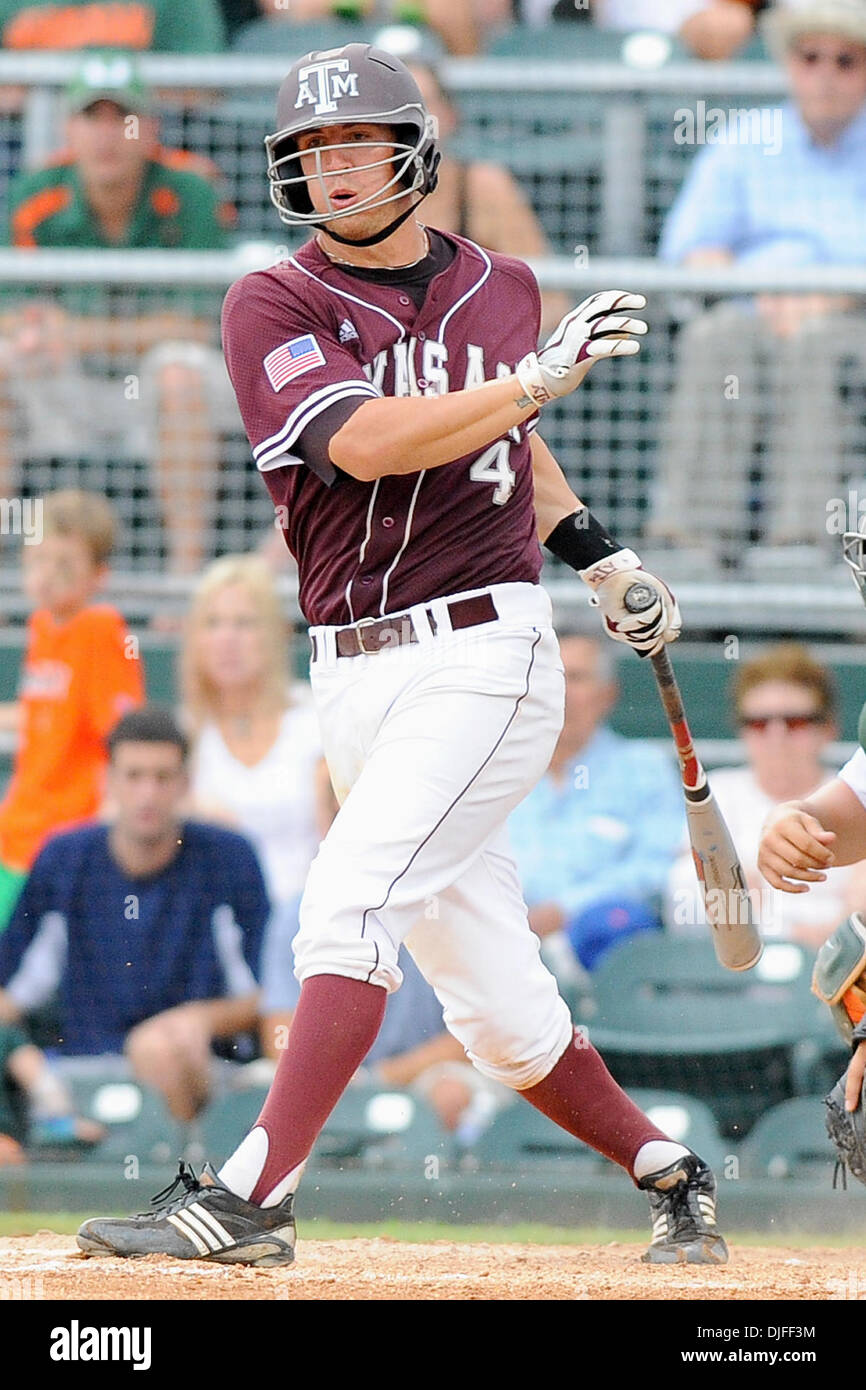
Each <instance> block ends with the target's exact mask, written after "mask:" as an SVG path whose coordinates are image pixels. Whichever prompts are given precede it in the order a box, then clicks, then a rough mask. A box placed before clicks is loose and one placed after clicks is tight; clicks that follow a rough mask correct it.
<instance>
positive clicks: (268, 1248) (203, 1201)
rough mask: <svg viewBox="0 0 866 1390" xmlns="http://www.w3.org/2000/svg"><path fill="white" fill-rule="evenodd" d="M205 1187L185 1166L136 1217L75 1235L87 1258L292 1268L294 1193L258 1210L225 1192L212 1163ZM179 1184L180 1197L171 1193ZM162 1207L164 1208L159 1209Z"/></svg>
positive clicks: (89, 1225) (110, 1220)
mask: <svg viewBox="0 0 866 1390" xmlns="http://www.w3.org/2000/svg"><path fill="white" fill-rule="evenodd" d="M202 1177H203V1178H205V1179H206V1180H205V1181H204V1182H201V1181H200V1180H199V1179H198V1178H197V1177H196V1175H195V1173H194V1172H193V1170H192V1168H188V1167H187V1166H186V1164H185V1163H183V1162H181V1163H180V1166H179V1168H178V1172H177V1177H176V1178H175V1180H174V1182H173V1183H171V1185H170V1186H169V1187H167V1188H166V1189H165V1190H164V1191H163V1192H159V1193H157V1195H156V1196H155V1197H154V1198H153V1199H152V1200H153V1202H154V1207H155V1209H154V1210H153V1211H149V1212H142V1213H141V1214H140V1215H138V1216H118V1217H105V1218H102V1217H96V1218H95V1219H94V1220H92V1221H85V1222H84V1225H83V1226H82V1227H81V1228H80V1230H79V1232H78V1236H77V1240H78V1247H79V1249H80V1250H83V1251H84V1253H85V1255H123V1256H126V1257H134V1256H136V1255H173V1256H174V1257H175V1258H176V1259H179V1260H214V1261H216V1262H217V1263H218V1264H229V1265H233V1264H245V1265H259V1266H267V1265H290V1264H291V1263H292V1261H293V1260H294V1258H295V1219H294V1216H293V1215H292V1202H293V1200H294V1194H292V1193H290V1194H289V1196H288V1197H285V1198H284V1199H283V1201H282V1202H280V1204H279V1205H278V1206H276V1207H257V1206H255V1205H254V1204H253V1203H252V1202H246V1201H244V1199H243V1197H236V1196H235V1194H234V1193H233V1192H230V1191H229V1189H228V1188H227V1187H224V1186H223V1184H222V1183H221V1182H220V1180H219V1178H218V1177H217V1175H216V1173H215V1172H214V1170H213V1168H212V1167H211V1165H210V1164H209V1163H206V1164H205V1165H204V1168H203V1169H202ZM180 1184H182V1185H183V1188H184V1193H183V1196H182V1197H175V1198H174V1199H172V1196H171V1194H172V1193H173V1192H174V1190H175V1188H176V1187H178V1186H179V1185H180ZM159 1203H162V1205H158V1204H159Z"/></svg>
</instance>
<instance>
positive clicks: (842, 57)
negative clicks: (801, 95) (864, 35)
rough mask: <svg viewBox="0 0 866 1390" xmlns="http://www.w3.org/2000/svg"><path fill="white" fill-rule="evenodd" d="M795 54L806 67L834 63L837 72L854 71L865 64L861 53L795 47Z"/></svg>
mask: <svg viewBox="0 0 866 1390" xmlns="http://www.w3.org/2000/svg"><path fill="white" fill-rule="evenodd" d="M793 56H794V58H796V60H797V62H798V63H802V64H803V66H804V67H806V68H816V67H818V66H819V65H820V64H824V63H832V65H833V67H834V68H836V70H837V72H854V71H855V69H857V68H862V66H863V57H862V55H861V54H859V53H819V52H818V51H817V50H816V49H813V48H795V49H794V51H793Z"/></svg>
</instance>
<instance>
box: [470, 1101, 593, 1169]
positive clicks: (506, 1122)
mask: <svg viewBox="0 0 866 1390" xmlns="http://www.w3.org/2000/svg"><path fill="white" fill-rule="evenodd" d="M472 1157H473V1160H474V1161H475V1162H477V1164H478V1165H479V1166H480V1167H482V1168H483V1167H508V1168H518V1167H520V1166H521V1165H525V1164H537V1163H545V1162H546V1163H556V1164H560V1163H562V1161H563V1160H565V1161H568V1162H576V1163H581V1164H587V1163H598V1162H599V1155H598V1154H597V1153H596V1152H595V1150H594V1149H590V1148H588V1147H587V1145H586V1144H582V1143H581V1141H580V1140H579V1139H575V1138H574V1136H573V1135H571V1134H567V1133H566V1131H565V1130H564V1129H560V1127H559V1125H556V1124H554V1123H553V1120H550V1119H548V1118H547V1116H546V1115H543V1114H542V1113H541V1111H540V1110H536V1109H535V1106H533V1105H530V1104H529V1103H528V1101H522V1100H516V1101H515V1102H514V1103H513V1104H512V1105H508V1106H506V1108H505V1109H504V1110H500V1111H499V1113H498V1114H497V1115H496V1116H494V1118H493V1120H492V1122H491V1124H490V1125H489V1127H488V1128H487V1129H486V1130H485V1131H484V1133H483V1134H482V1135H481V1136H480V1137H479V1139H478V1140H477V1141H476V1142H475V1144H473V1145H472Z"/></svg>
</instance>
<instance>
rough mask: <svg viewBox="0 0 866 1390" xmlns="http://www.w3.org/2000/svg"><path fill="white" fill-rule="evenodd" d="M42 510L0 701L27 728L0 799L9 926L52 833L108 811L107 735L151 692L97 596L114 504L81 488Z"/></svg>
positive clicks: (0, 923)
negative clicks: (29, 605) (20, 631)
mask: <svg viewBox="0 0 866 1390" xmlns="http://www.w3.org/2000/svg"><path fill="white" fill-rule="evenodd" d="M41 508H42V510H41V517H42V539H41V541H40V543H39V544H36V545H25V546H24V585H25V588H26V590H27V593H28V596H29V598H30V599H31V601H32V602H33V604H34V612H33V613H32V615H31V617H30V622H29V624H28V636H27V648H26V650H25V653H24V660H23V665H22V672H21V682H20V695H19V698H18V700H17V701H16V702H15V703H14V704H11V705H3V706H0V727H3V728H5V729H12V730H16V731H18V734H19V739H18V749H17V753H16V756H15V764H14V769H13V774H12V781H11V783H10V785H9V788H8V790H7V792H6V796H5V797H4V799H3V801H2V803H0V931H2V930H3V928H4V927H5V926H6V924H7V922H8V920H9V916H10V914H11V912H12V909H13V908H14V906H15V902H16V900H17V897H18V894H19V893H20V891H21V888H22V885H23V883H24V880H25V878H26V876H27V871H28V870H29V868H30V865H31V864H32V863H33V860H34V858H35V857H36V854H37V852H38V851H39V850H40V849H41V847H42V844H43V842H44V841H45V839H46V837H47V836H48V835H50V834H51V833H52V832H53V831H55V830H58V829H60V828H61V827H64V826H68V825H70V824H72V823H73V822H74V821H78V820H83V819H85V818H86V817H88V816H93V815H95V814H96V812H97V811H98V810H99V807H100V805H101V803H102V798H103V792H104V776H105V767H106V761H107V760H106V752H105V746H104V739H105V737H106V735H107V734H108V733H109V732H110V731H111V729H112V728H113V726H114V725H115V724H116V722H117V720H118V719H119V718H120V717H121V715H122V714H125V713H126V712H127V711H128V710H129V709H131V708H132V707H133V706H134V705H137V704H139V703H140V702H141V700H142V698H143V695H144V683H143V677H142V670H141V663H140V661H139V658H138V648H137V643H136V641H135V639H134V638H132V637H131V636H130V634H129V633H128V632H127V629H126V625H125V623H124V621H123V618H122V617H121V615H120V614H119V613H118V612H117V611H116V610H115V609H113V608H109V607H108V606H107V605H104V604H97V603H95V602H94V599H95V598H96V595H97V594H98V593H99V590H100V589H101V588H102V586H103V585H104V583H105V581H106V579H107V576H108V562H109V559H110V557H111V552H112V549H113V548H114V541H115V521H114V515H113V513H112V510H111V508H110V507H109V505H108V503H107V502H105V501H104V500H103V498H101V497H98V496H95V495H94V494H92V493H86V492H75V491H72V490H70V491H66V492H57V493H53V494H52V495H50V496H49V497H46V498H45V499H44V501H43V502H42V503H41Z"/></svg>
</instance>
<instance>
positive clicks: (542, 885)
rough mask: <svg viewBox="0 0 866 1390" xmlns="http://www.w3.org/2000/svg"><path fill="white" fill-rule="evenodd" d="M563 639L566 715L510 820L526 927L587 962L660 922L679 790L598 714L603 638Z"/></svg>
mask: <svg viewBox="0 0 866 1390" xmlns="http://www.w3.org/2000/svg"><path fill="white" fill-rule="evenodd" d="M560 645H561V649H562V660H563V664H564V666H565V675H566V694H565V723H564V725H563V729H562V733H561V734H560V737H559V741H558V743H557V746H556V749H555V751H554V754H553V758H552V759H551V763H550V767H549V768H548V771H547V773H546V774H545V776H544V777H543V778H542V780H541V781H540V782H539V783H538V785H537V786H536V787H535V789H534V790H533V791H531V792H530V794H529V796H528V797H527V798H526V800H525V801H523V802H522V803H521V804H520V806H518V807H517V809H516V810H515V811H514V812H513V813H512V815H511V817H510V820H509V826H510V832H511V839H512V845H513V850H514V855H515V859H516V862H517V869H518V873H519V874H520V878H521V882H522V884H523V892H524V897H525V898H526V902H527V905H528V907H529V922H530V926H531V927H532V928H533V929H534V930H535V931H536V932H537V933H538V935H539V936H540V937H542V938H546V937H549V936H554V935H555V936H558V937H559V938H560V940H561V939H562V937H561V935H560V934H564V937H565V938H566V939H567V940H568V941H569V942H570V943H571V947H572V949H573V952H574V954H575V955H576V956H577V958H578V960H579V961H580V964H581V965H582V966H583V967H584V968H585V969H586V970H592V969H594V967H595V966H596V964H597V963H598V961H599V959H600V958H601V956H602V955H603V954H604V952H605V951H606V950H608V949H609V947H610V946H612V945H613V944H615V943H616V942H617V941H619V940H622V939H623V938H624V937H625V936H629V935H631V934H632V933H634V932H636V931H641V930H645V929H653V928H658V927H660V925H661V921H660V918H659V915H658V910H657V909H658V907H659V905H660V902H661V896H662V893H663V890H664V886H665V883H666V882H667V877H668V874H669V872H670V867H671V864H672V863H673V860H674V857H675V855H676V852H677V846H678V845H679V843H680V840H681V838H682V835H683V825H684V813H683V797H682V790H681V786H680V782H679V778H678V777H677V775H676V772H675V770H674V767H673V762H672V759H671V758H670V757H668V755H667V754H666V753H663V752H661V751H660V750H658V749H656V748H653V747H652V746H650V745H648V744H646V743H641V742H637V741H634V740H631V739H627V738H623V737H622V736H621V735H619V734H616V733H614V732H613V730H612V729H610V728H609V727H608V726H607V724H606V723H605V721H606V719H607V717H608V715H609V714H610V713H611V711H612V710H613V708H614V705H615V704H616V700H617V696H618V688H617V684H616V681H615V678H614V667H613V662H612V659H611V655H610V652H609V651H608V647H607V646H606V645H605V644H604V639H602V638H596V637H595V636H592V637H590V636H582V635H579V636H566V637H563V638H561V641H560ZM551 963H552V964H553V965H554V968H555V966H556V961H552V962H551Z"/></svg>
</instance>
